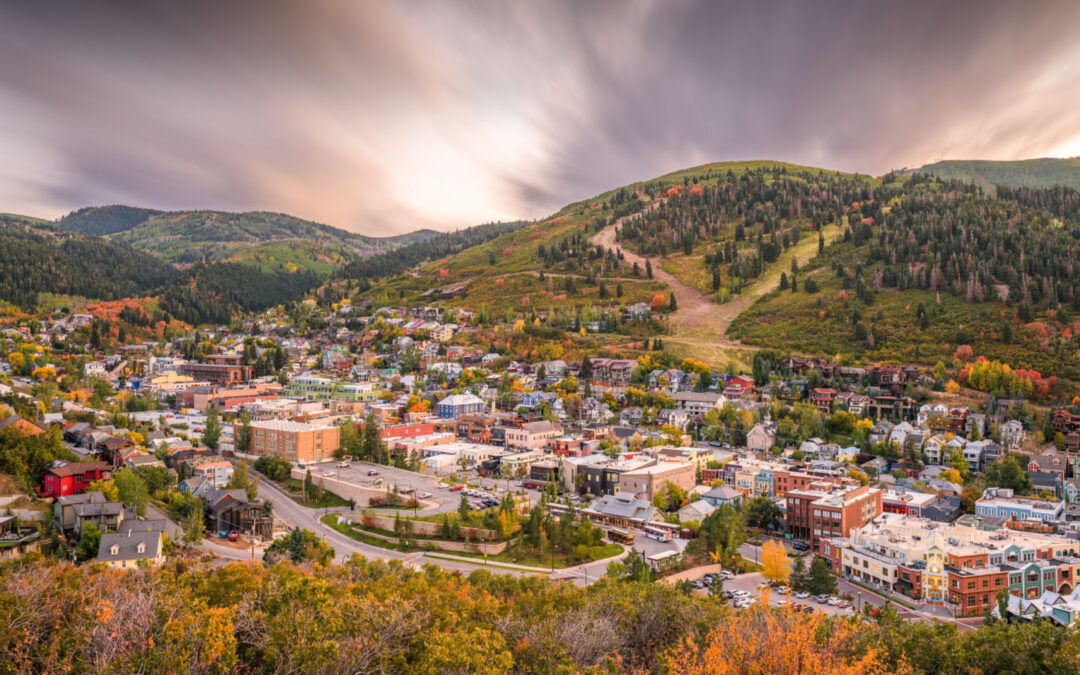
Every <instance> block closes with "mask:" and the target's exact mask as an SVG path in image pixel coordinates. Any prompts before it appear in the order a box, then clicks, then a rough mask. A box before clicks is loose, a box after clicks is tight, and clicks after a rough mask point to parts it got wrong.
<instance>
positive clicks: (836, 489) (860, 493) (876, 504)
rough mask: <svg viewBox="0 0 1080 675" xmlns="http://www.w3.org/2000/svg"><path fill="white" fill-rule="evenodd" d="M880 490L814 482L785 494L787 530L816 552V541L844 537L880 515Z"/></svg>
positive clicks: (818, 547) (817, 550) (818, 548)
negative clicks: (804, 541)
mask: <svg viewBox="0 0 1080 675" xmlns="http://www.w3.org/2000/svg"><path fill="white" fill-rule="evenodd" d="M881 512H882V496H881V490H878V489H872V488H869V487H867V486H865V485H860V486H858V487H849V486H843V485H841V486H836V485H833V484H831V483H827V482H820V481H819V482H814V483H810V484H809V485H807V486H806V487H805V488H802V489H797V490H792V491H790V492H788V493H787V531H788V533H789V534H791V535H792V536H793V537H795V538H796V539H804V540H806V541H808V542H810V549H811V550H812V551H814V552H815V553H817V552H820V540H821V539H822V538H828V537H847V536H849V535H850V533H851V531H852V530H854V529H858V528H861V527H863V526H864V525H866V523H868V522H870V521H871V520H873V519H874V518H876V517H878V516H880V515H881Z"/></svg>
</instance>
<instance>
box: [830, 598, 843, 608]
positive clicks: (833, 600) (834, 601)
mask: <svg viewBox="0 0 1080 675" xmlns="http://www.w3.org/2000/svg"><path fill="white" fill-rule="evenodd" d="M838 602H840V601H839V600H837V599H836V598H829V600H828V605H829V606H830V607H836V603H838Z"/></svg>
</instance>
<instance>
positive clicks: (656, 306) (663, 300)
mask: <svg viewBox="0 0 1080 675" xmlns="http://www.w3.org/2000/svg"><path fill="white" fill-rule="evenodd" d="M667 301H668V300H667V296H666V295H664V294H663V293H657V294H656V295H654V296H653V297H652V300H651V301H650V302H649V306H650V307H652V308H653V310H655V311H657V312H659V311H661V310H662V309H664V308H665V307H667Z"/></svg>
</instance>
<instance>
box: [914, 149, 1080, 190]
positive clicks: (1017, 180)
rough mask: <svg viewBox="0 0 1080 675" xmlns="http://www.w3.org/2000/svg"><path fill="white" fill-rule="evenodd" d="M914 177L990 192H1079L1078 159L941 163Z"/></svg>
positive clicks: (1079, 171) (1079, 164) (955, 161)
mask: <svg viewBox="0 0 1080 675" xmlns="http://www.w3.org/2000/svg"><path fill="white" fill-rule="evenodd" d="M916 171H917V172H918V173H923V174H929V175H931V176H937V177H938V178H941V179H943V180H953V179H956V180H961V181H964V182H966V183H975V184H976V185H978V186H980V187H982V188H983V189H984V190H987V191H989V192H993V190H994V188H995V186H997V185H1008V186H1010V187H1014V188H1015V187H1033V188H1050V187H1054V186H1055V185H1060V186H1062V187H1069V188H1072V189H1074V190H1080V157H1072V158H1068V159H1056V158H1043V159H1024V160H1019V161H1015V162H991V161H985V160H945V161H943V162H935V163H933V164H927V165H926V166H923V167H920V168H919V169H917V170H916Z"/></svg>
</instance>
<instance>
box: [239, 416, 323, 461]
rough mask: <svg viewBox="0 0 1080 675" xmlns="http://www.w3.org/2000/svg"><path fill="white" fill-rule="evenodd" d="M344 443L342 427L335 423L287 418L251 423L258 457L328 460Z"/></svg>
mask: <svg viewBox="0 0 1080 675" xmlns="http://www.w3.org/2000/svg"><path fill="white" fill-rule="evenodd" d="M235 432H236V430H235V428H234V429H233V433H234V435H235ZM340 446H341V430H340V429H339V428H338V427H336V426H333V425H317V424H306V423H303V422H290V421H287V420H266V421H261V422H252V423H251V454H253V455H256V456H258V457H264V456H270V457H280V458H281V459H284V460H286V461H289V462H292V463H293V464H307V463H311V462H324V461H327V460H330V459H332V458H333V457H334V453H335V452H336V451H337V449H338V448H339V447H340Z"/></svg>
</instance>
